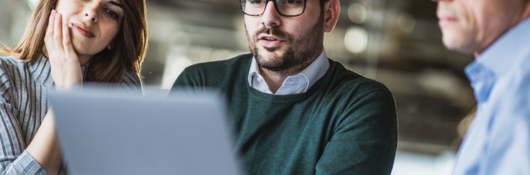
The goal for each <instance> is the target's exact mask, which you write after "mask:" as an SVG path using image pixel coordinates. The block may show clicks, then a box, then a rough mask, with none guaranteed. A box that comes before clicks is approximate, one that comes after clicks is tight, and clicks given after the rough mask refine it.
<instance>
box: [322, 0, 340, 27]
mask: <svg viewBox="0 0 530 175" xmlns="http://www.w3.org/2000/svg"><path fill="white" fill-rule="evenodd" d="M339 14H340V2H339V0H328V1H327V2H326V3H325V4H324V32H326V33H330V32H331V31H333V28H334V27H335V25H336V24H337V20H338V19H339Z"/></svg>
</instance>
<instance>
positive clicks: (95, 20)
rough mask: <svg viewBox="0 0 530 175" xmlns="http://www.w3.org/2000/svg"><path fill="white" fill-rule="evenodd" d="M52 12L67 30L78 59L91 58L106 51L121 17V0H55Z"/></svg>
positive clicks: (115, 33)
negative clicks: (58, 17) (55, 3)
mask: <svg viewBox="0 0 530 175" xmlns="http://www.w3.org/2000/svg"><path fill="white" fill-rule="evenodd" d="M56 10H57V12H58V13H60V14H61V15H62V19H63V24H66V25H68V28H69V29H70V36H71V38H72V44H73V46H74V49H75V51H76V53H77V54H78V56H93V55H95V54H97V53H99V52H101V51H103V50H104V49H105V48H107V47H108V46H109V45H110V43H111V42H112V40H113V39H114V37H115V36H116V35H117V34H118V32H119V30H120V24H121V21H122V19H123V15H124V10H123V8H122V4H121V0H59V1H58V4H57V8H56Z"/></svg>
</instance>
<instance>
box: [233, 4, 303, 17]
mask: <svg viewBox="0 0 530 175" xmlns="http://www.w3.org/2000/svg"><path fill="white" fill-rule="evenodd" d="M241 1H242V0H239V7H241V11H242V12H243V13H244V14H245V15H248V16H263V14H264V13H265V11H266V10H267V5H268V4H269V1H272V3H273V4H274V8H275V9H276V12H278V14H280V15H282V16H285V17H297V16H300V15H302V14H304V12H305V8H306V5H307V0H304V10H302V12H301V13H300V14H298V15H284V14H282V13H281V12H280V9H278V4H276V0H263V1H265V8H263V12H261V14H257V15H253V14H248V13H247V12H245V10H243V2H241ZM243 1H246V0H243Z"/></svg>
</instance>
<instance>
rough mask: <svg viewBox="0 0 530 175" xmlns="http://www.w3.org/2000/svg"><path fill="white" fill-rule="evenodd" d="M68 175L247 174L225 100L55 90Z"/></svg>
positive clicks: (184, 94) (186, 92) (213, 95)
mask: <svg viewBox="0 0 530 175" xmlns="http://www.w3.org/2000/svg"><path fill="white" fill-rule="evenodd" d="M49 100H50V103H51V106H52V108H53V111H54V113H55V120H56V127H57V128H56V129H57V134H58V137H59V144H60V146H61V149H62V151H63V155H64V157H65V159H64V162H65V163H66V164H65V165H66V166H67V167H68V173H69V174H74V175H76V174H80V175H91V174H98V175H105V174H112V175H115V174H127V175H135V174H138V175H140V174H141V175H146V174H183V175H195V174H197V175H199V174H200V175H207V174H216V175H224V174H226V175H237V174H242V172H243V171H242V169H241V165H240V163H239V161H238V155H237V153H235V152H234V151H233V145H234V141H233V140H234V139H233V135H232V132H231V129H229V128H230V127H229V125H228V122H227V112H226V108H225V106H224V103H223V98H222V97H221V96H220V95H218V94H216V93H213V92H202V93H197V92H191V91H189V90H183V91H181V92H176V93H172V95H171V97H165V96H161V95H155V96H150V97H144V96H142V95H137V94H131V93H126V92H121V91H119V90H113V89H109V88H103V89H98V88H86V87H85V88H84V89H82V90H81V89H77V90H72V91H54V92H49Z"/></svg>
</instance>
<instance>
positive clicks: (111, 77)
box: [0, 0, 147, 82]
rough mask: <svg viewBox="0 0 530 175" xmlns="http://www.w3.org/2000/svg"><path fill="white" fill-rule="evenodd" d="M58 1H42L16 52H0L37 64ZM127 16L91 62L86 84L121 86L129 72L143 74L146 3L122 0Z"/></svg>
mask: <svg viewBox="0 0 530 175" xmlns="http://www.w3.org/2000/svg"><path fill="white" fill-rule="evenodd" d="M58 1H59V0H41V1H40V3H39V5H38V6H37V8H36V9H35V12H33V15H32V17H31V21H30V23H29V26H28V29H27V30H26V33H24V36H23V37H22V39H21V40H20V42H19V43H18V45H17V47H15V49H0V53H6V54H9V55H12V56H14V57H17V58H19V59H21V60H23V61H27V62H29V61H35V60H37V59H38V58H39V57H40V56H41V55H42V54H43V51H42V49H43V48H45V47H44V37H45V34H46V28H47V26H48V18H49V16H50V14H51V11H52V10H53V9H55V7H56V6H57V2H58ZM122 4H123V10H124V12H125V15H124V18H123V21H122V23H121V30H120V31H119V32H118V34H117V35H116V36H115V38H114V40H113V41H112V43H111V50H108V49H105V50H103V51H101V52H100V53H98V54H96V55H95V56H94V58H92V59H91V60H90V65H89V68H88V75H87V77H86V80H87V81H96V82H120V81H121V80H122V79H123V76H124V75H125V73H126V72H127V71H134V72H136V74H138V75H139V74H140V69H141V64H142V61H143V60H144V57H145V52H146V50H147V20H146V18H147V10H146V5H145V0H122Z"/></svg>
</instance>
